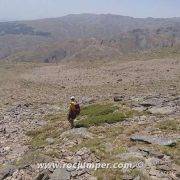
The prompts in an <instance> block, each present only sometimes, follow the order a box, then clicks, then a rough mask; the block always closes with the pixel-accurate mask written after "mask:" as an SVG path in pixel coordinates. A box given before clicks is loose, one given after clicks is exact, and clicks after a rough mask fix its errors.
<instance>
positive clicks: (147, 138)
mask: <svg viewBox="0 0 180 180" xmlns="http://www.w3.org/2000/svg"><path fill="white" fill-rule="evenodd" d="M130 139H131V140H132V141H140V142H145V143H148V144H157V145H163V146H175V145H176V141H174V140H172V139H168V138H164V137H157V136H152V135H133V136H131V137H130Z"/></svg>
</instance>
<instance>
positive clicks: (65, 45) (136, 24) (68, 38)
mask: <svg viewBox="0 0 180 180" xmlns="http://www.w3.org/2000/svg"><path fill="white" fill-rule="evenodd" d="M179 44H180V19H179V18H170V19H154V18H145V19H143V18H132V17H126V16H120V15H111V14H107V15H105V14H102V15H95V14H80V15H68V16H64V17H61V18H53V19H42V20H34V21H21V22H18V21H17V22H2V23H0V59H6V60H7V59H8V60H11V61H13V60H14V57H15V59H16V60H18V61H34V60H35V61H42V62H53V61H58V60H62V59H64V58H66V59H67V58H69V57H71V56H73V57H74V56H75V54H76V56H77V54H78V53H80V51H82V50H83V49H85V50H84V51H87V49H88V53H89V54H90V53H91V55H90V56H89V57H90V59H94V58H95V59H96V57H97V56H99V55H98V54H97V55H96V52H99V51H94V50H93V48H92V45H93V47H94V45H95V47H96V48H95V49H99V50H100V49H102V46H103V48H106V49H112V48H114V50H113V51H111V50H110V51H111V52H113V55H112V53H111V52H110V53H109V54H111V55H112V57H117V58H118V56H119V54H122V53H127V52H133V51H137V50H147V49H155V48H163V47H173V46H177V45H179ZM87 47H89V48H87ZM116 51H119V52H118V53H116ZM101 53H102V52H101ZM104 53H105V52H104ZM105 54H106V53H105ZM105 54H104V55H103V56H101V57H104V56H105Z"/></svg>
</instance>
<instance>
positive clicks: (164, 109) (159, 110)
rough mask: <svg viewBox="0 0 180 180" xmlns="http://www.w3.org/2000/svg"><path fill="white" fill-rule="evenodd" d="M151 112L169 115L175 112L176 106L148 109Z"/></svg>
mask: <svg viewBox="0 0 180 180" xmlns="http://www.w3.org/2000/svg"><path fill="white" fill-rule="evenodd" d="M148 111H149V112H150V113H151V114H162V115H169V114H172V113H174V112H175V108H174V107H170V106H167V107H152V108H150V109H149V110H148Z"/></svg>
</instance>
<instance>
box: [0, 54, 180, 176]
mask: <svg viewBox="0 0 180 180" xmlns="http://www.w3.org/2000/svg"><path fill="white" fill-rule="evenodd" d="M145 57H147V56H143V55H142V56H141V57H139V56H138V57H135V55H134V56H131V57H126V58H122V59H119V60H112V61H106V60H104V61H98V60H97V61H84V62H82V61H80V62H79V61H62V62H60V63H58V64H53V63H48V64H47V63H23V62H18V63H12V62H1V63H0V95H1V96H0V179H5V180H32V179H33V180H48V179H52V180H55V179H56V180H61V179H62V180H66V179H67V180H69V179H78V180H83V179H84V180H96V179H98V180H99V179H103V180H112V179H117V180H121V179H124V180H130V179H132V180H140V179H142V180H143V179H144V180H146V179H158V180H159V179H162V180H176V179H179V178H180V144H179V138H180V134H179V132H180V119H179V117H180V116H179V115H180V107H179V106H180V99H179V98H180V96H179V92H180V81H179V77H180V73H179V69H180V61H179V56H173V57H171V55H169V56H167V57H166V58H158V57H157V58H156V59H154V58H150V56H149V59H148V58H145ZM127 58H128V60H129V61H127ZM137 59H139V60H137ZM71 95H74V96H76V98H77V100H78V101H79V102H80V103H81V106H82V111H81V114H80V116H79V117H78V118H77V119H76V121H75V125H76V128H74V129H70V127H69V123H68V122H67V118H66V114H67V108H68V103H69V97H70V96H71ZM52 162H54V163H55V162H58V163H59V164H63V163H77V162H86V163H100V162H101V163H111V164H113V163H128V162H129V163H131V164H133V166H132V167H129V168H126V167H122V168H119V169H97V170H94V169H88V168H82V169H81V168H80V169H75V168H62V169H59V168H56V166H55V165H52V164H50V165H49V166H48V167H46V168H44V167H42V166H40V167H38V163H52Z"/></svg>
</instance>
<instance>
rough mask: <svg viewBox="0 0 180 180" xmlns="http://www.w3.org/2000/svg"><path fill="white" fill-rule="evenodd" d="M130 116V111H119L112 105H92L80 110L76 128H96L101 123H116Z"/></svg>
mask: <svg viewBox="0 0 180 180" xmlns="http://www.w3.org/2000/svg"><path fill="white" fill-rule="evenodd" d="M130 116H132V112H131V111H127V112H124V111H120V110H119V107H118V106H114V105H112V104H105V105H104V104H94V105H90V106H86V107H84V108H83V109H82V112H81V115H80V117H79V121H78V122H77V124H76V127H90V126H95V125H96V126H98V125H101V124H103V123H108V124H112V123H116V122H119V121H123V120H124V119H125V118H127V117H130Z"/></svg>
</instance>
